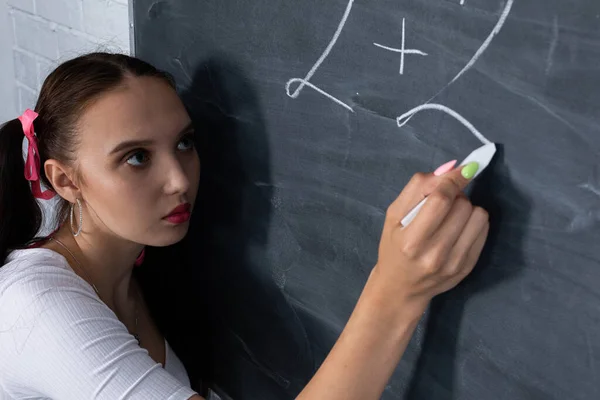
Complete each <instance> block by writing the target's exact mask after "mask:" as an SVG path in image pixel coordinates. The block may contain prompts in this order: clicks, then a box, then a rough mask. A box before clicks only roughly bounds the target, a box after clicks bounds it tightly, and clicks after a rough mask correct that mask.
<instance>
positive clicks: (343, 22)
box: [285, 0, 354, 108]
mask: <svg viewBox="0 0 600 400" xmlns="http://www.w3.org/2000/svg"><path fill="white" fill-rule="evenodd" d="M353 4H354V0H349V1H348V5H347V6H346V11H344V16H343V17H342V20H341V21H340V24H339V25H338V27H337V30H336V31H335V34H334V35H333V39H332V40H331V42H329V44H328V45H327V47H326V48H325V51H324V52H323V54H321V57H319V59H318V60H317V62H316V63H315V65H313V67H312V68H311V69H310V71H308V74H306V76H305V77H304V79H299V78H293V79H290V80H289V81H288V82H287V84H286V86H285V88H286V92H287V95H288V96H290V97H291V98H293V99H295V98H297V97H298V95H299V94H300V92H301V91H302V89H304V86H309V85H308V83H309V81H310V78H312V76H313V75H314V74H315V72H317V69H318V68H319V67H320V66H321V64H322V63H323V61H325V59H326V58H327V56H328V55H329V53H330V52H331V49H332V48H333V46H334V45H335V43H336V42H337V40H338V38H339V37H340V34H341V33H342V29H344V25H346V20H347V19H348V16H349V15H350V11H352V5H353ZM298 81H299V82H300V86H298V88H296V90H295V91H294V93H291V94H290V91H289V90H290V86H291V83H293V82H298ZM309 87H312V88H313V89H316V86H314V85H310V86H309ZM321 92H322V93H323V94H325V92H323V91H321ZM328 96H329V95H328ZM338 102H339V101H338ZM345 106H346V108H348V107H349V106H347V105H345Z"/></svg>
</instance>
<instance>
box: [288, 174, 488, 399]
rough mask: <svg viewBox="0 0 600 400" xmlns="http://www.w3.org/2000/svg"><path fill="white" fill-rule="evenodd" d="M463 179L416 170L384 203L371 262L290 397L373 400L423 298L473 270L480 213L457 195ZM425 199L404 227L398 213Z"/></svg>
mask: <svg viewBox="0 0 600 400" xmlns="http://www.w3.org/2000/svg"><path fill="white" fill-rule="evenodd" d="M467 183H468V180H467V179H465V178H463V177H462V176H461V174H460V171H459V170H455V171H453V172H452V173H448V174H447V176H446V177H443V178H438V177H434V176H433V175H423V174H417V175H415V177H414V178H413V179H412V180H411V182H410V183H409V184H408V185H407V187H406V188H405V189H404V190H403V192H402V193H401V194H400V196H399V197H398V199H397V200H396V201H395V202H394V203H393V204H392V205H391V206H390V207H389V209H388V212H387V216H386V221H385V224H384V227H383V233H382V237H381V241H380V246H379V260H378V262H377V265H376V266H375V268H374V269H373V271H372V272H371V275H370V276H369V279H368V280H367V283H366V285H365V288H364V290H363V293H362V295H361V297H360V299H359V301H358V303H357V305H356V307H355V309H354V311H353V313H352V315H351V316H350V319H349V320H348V323H347V324H346V327H345V328H344V330H343V332H342V334H341V335H340V338H339V339H338V341H337V342H336V344H335V345H334V347H333V349H332V350H331V352H330V353H329V355H328V357H327V358H326V360H325V361H324V362H323V364H322V365H321V367H320V368H319V370H318V371H317V373H316V374H315V376H314V377H313V379H312V380H311V381H310V382H309V383H308V385H307V386H306V387H305V388H304V390H303V391H302V392H301V393H300V395H299V396H298V398H297V399H298V400H313V399H314V400H317V399H328V400H342V399H343V400H359V399H360V400H370V399H373V400H374V399H379V398H380V397H381V394H382V393H383V390H384V389H385V386H386V384H387V382H388V380H389V378H390V376H391V375H392V373H393V372H394V369H395V368H396V366H397V365H398V362H399V361H400V358H401V357H402V354H403V353H404V351H405V349H406V346H407V345H408V343H409V341H410V338H411V336H412V334H413V332H414V330H415V328H416V326H417V324H418V322H419V319H420V317H421V315H422V314H423V312H424V311H425V309H426V307H427V305H428V304H429V301H430V300H431V299H432V298H433V297H434V296H436V295H437V294H439V293H442V292H445V291H447V290H450V289H452V288H453V287H454V286H456V285H457V284H458V283H459V282H460V281H461V280H462V279H464V278H465V277H466V276H467V275H468V274H469V273H470V272H471V270H472V269H473V267H474V266H475V263H476V262H477V259H478V258H479V255H480V254H481V251H482V249H483V246H484V244H485V240H486V238H487V235H488V230H489V223H488V215H487V213H486V212H485V211H484V210H482V209H481V208H478V207H473V206H472V205H471V203H470V202H469V200H468V199H467V198H466V197H465V196H464V195H462V192H461V191H462V189H463V188H464V187H465V186H466V185H467ZM425 195H429V200H428V201H427V203H426V204H425V206H423V208H422V210H421V211H420V212H419V214H418V215H417V217H416V218H415V220H414V221H413V222H412V223H411V224H410V225H409V226H407V227H403V226H402V225H401V223H400V221H401V220H402V218H403V217H404V216H405V215H406V214H407V213H408V212H409V211H410V209H412V207H414V206H415V205H416V204H417V203H418V202H419V201H421V200H422V198H423V196H425Z"/></svg>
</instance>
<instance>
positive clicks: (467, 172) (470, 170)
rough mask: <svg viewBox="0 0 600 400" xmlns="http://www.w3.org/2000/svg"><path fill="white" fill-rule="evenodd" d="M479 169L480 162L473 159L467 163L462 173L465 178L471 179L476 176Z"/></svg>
mask: <svg viewBox="0 0 600 400" xmlns="http://www.w3.org/2000/svg"><path fill="white" fill-rule="evenodd" d="M478 169H479V163H478V162H477V161H473V162H470V163H468V164H467V165H465V166H464V167H463V168H462V169H461V170H460V173H461V175H462V176H463V178H465V179H471V178H472V177H474V176H475V174H476V173H477V170H478Z"/></svg>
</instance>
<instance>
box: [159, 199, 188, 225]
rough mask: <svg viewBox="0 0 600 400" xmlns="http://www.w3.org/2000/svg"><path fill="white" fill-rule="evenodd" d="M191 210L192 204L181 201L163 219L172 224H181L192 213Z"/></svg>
mask: <svg viewBox="0 0 600 400" xmlns="http://www.w3.org/2000/svg"><path fill="white" fill-rule="evenodd" d="M191 210H192V205H191V204H190V203H183V204H180V205H179V206H177V207H175V208H174V209H173V211H171V213H170V214H169V215H167V216H166V217H164V218H163V219H165V220H167V221H169V222H171V223H174V224H182V223H184V222H186V221H188V220H189V219H190V217H191V215H192V213H191Z"/></svg>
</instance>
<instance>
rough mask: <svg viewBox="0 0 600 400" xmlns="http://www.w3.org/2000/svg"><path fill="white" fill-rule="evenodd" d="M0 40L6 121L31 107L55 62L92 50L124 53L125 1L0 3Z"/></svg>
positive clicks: (5, 0)
mask: <svg viewBox="0 0 600 400" xmlns="http://www.w3.org/2000/svg"><path fill="white" fill-rule="evenodd" d="M5 20H7V21H8V24H4V23H1V22H2V21H5ZM2 29H3V30H2ZM0 38H3V39H0V71H1V72H2V80H0V104H2V105H3V107H2V108H3V109H5V110H8V111H5V110H2V114H0V115H2V119H1V121H6V120H8V119H12V118H15V117H16V116H17V115H16V114H17V113H21V112H23V111H24V110H25V109H26V108H33V106H34V105H35V101H36V99H37V96H38V93H39V90H40V87H41V85H42V83H43V81H44V79H45V78H46V76H47V75H48V73H49V72H50V71H51V70H52V69H53V68H54V67H56V66H57V65H58V64H59V63H60V62H62V61H65V60H68V59H70V58H73V57H75V56H77V55H79V54H82V53H86V52H90V51H96V50H107V51H117V52H123V53H127V54H129V51H130V41H129V6H128V0H0ZM11 77H12V78H11ZM7 104H12V105H13V107H6V106H5V105H7ZM15 109H16V110H15Z"/></svg>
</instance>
